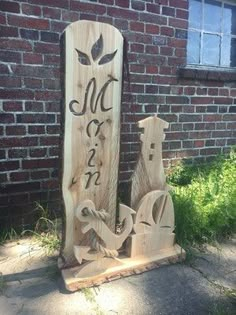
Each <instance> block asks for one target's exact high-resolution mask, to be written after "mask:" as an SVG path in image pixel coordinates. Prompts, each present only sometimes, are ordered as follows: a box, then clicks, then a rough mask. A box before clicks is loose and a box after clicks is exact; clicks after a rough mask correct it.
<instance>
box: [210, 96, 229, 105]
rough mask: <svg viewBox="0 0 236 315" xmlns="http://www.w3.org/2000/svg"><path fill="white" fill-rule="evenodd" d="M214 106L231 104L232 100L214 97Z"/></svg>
mask: <svg viewBox="0 0 236 315" xmlns="http://www.w3.org/2000/svg"><path fill="white" fill-rule="evenodd" d="M214 102H215V104H222V105H223V104H229V105H230V104H232V103H233V99H232V98H230V97H216V98H215V100H214Z"/></svg>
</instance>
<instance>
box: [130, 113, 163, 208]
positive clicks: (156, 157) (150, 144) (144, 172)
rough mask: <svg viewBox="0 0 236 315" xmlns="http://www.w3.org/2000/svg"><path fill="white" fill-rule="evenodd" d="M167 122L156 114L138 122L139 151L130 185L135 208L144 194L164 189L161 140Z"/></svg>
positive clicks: (132, 202)
mask: <svg viewBox="0 0 236 315" xmlns="http://www.w3.org/2000/svg"><path fill="white" fill-rule="evenodd" d="M168 126H169V124H168V123H167V122H166V121H164V120H162V119H160V118H158V117H157V116H154V117H148V118H146V119H143V120H140V121H139V122H138V127H139V128H141V129H142V134H141V136H140V140H141V142H142V147H141V153H140V156H139V159H138V163H137V166H136V169H135V171H134V174H133V176H132V185H131V208H132V209H135V210H136V209H137V204H138V203H139V201H140V200H141V199H142V198H143V196H144V195H145V194H147V193H148V192H150V191H152V190H165V188H166V180H165V173H164V168H163V164H162V142H163V141H164V139H165V134H164V129H165V128H168Z"/></svg>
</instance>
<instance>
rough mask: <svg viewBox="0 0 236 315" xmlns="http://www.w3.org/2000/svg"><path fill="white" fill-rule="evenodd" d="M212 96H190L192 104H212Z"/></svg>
mask: <svg viewBox="0 0 236 315" xmlns="http://www.w3.org/2000/svg"><path fill="white" fill-rule="evenodd" d="M213 101H214V99H213V98H212V97H194V96H193V97H191V102H192V104H213Z"/></svg>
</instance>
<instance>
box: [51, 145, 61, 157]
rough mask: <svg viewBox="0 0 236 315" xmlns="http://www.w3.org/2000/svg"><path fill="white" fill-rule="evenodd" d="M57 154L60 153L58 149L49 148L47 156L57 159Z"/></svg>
mask: <svg viewBox="0 0 236 315" xmlns="http://www.w3.org/2000/svg"><path fill="white" fill-rule="evenodd" d="M59 152H61V151H60V150H59V148H58V147H52V148H49V156H51V157H54V156H57V157H58V155H59Z"/></svg>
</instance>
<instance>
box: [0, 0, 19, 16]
mask: <svg viewBox="0 0 236 315" xmlns="http://www.w3.org/2000/svg"><path fill="white" fill-rule="evenodd" d="M0 11H2V12H11V13H20V5H19V3H16V2H9V1H4V0H1V1H0Z"/></svg>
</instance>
